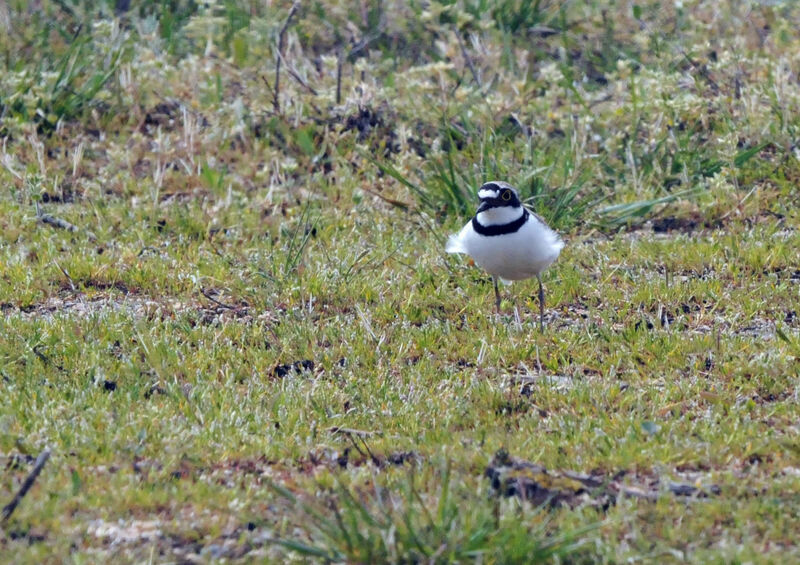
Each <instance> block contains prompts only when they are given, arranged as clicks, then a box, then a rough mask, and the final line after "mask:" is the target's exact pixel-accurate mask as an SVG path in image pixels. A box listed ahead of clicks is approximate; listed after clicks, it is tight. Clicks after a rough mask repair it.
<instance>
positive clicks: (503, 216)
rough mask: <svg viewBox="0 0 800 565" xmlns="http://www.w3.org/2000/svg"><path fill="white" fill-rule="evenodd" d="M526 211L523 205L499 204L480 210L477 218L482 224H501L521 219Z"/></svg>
mask: <svg viewBox="0 0 800 565" xmlns="http://www.w3.org/2000/svg"><path fill="white" fill-rule="evenodd" d="M524 213H525V209H524V208H523V207H522V206H499V207H497V208H489V209H488V210H485V211H483V212H478V214H476V215H475V218H476V219H477V220H478V223H480V224H481V225H482V226H499V225H503V224H510V223H511V222H515V221H517V220H519V219H520V218H521V217H522V215H523V214H524Z"/></svg>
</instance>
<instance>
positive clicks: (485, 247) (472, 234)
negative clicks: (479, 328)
mask: <svg viewBox="0 0 800 565" xmlns="http://www.w3.org/2000/svg"><path fill="white" fill-rule="evenodd" d="M478 198H480V206H479V207H478V211H477V212H476V213H475V216H474V217H473V218H472V220H470V221H469V223H467V225H466V226H464V227H463V228H462V229H461V231H460V232H458V233H457V234H453V235H451V236H450V239H449V240H448V241H447V246H446V247H445V250H446V251H447V252H448V253H465V254H467V255H469V256H470V257H472V259H473V260H474V261H475V263H476V264H478V266H480V267H482V268H483V269H484V270H486V271H487V272H488V273H489V274H491V275H492V279H493V280H494V295H495V306H496V307H497V312H498V313H499V312H500V291H499V290H498V288H497V279H498V278H499V279H500V280H502V281H503V282H505V283H510V282H511V281H517V280H521V279H527V278H530V277H536V278H537V279H538V280H539V328H540V330H544V288H543V286H542V272H544V270H545V269H546V268H547V267H549V266H550V265H551V264H552V263H553V261H555V260H556V258H557V257H558V254H559V253H561V248H562V247H564V242H563V241H561V238H560V237H559V236H558V234H557V233H556V232H554V231H553V230H552V229H550V227H549V226H548V225H547V224H546V223H545V222H544V220H543V219H542V218H540V217H539V216H537V215H536V214H534V213H533V212H530V211H529V210H528V209H527V208H525V207H524V206H523V205H522V202H520V199H519V193H518V192H517V190H516V189H515V188H514V187H513V186H511V185H510V184H508V183H505V182H501V181H491V182H487V183H486V184H484V185H483V186H481V188H480V190H479V191H478Z"/></svg>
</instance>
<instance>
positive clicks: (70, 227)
mask: <svg viewBox="0 0 800 565" xmlns="http://www.w3.org/2000/svg"><path fill="white" fill-rule="evenodd" d="M36 219H37V220H38V221H40V222H42V223H43V224H48V225H51V226H53V227H54V228H60V229H62V230H67V231H70V232H73V233H75V232H79V231H84V232H85V233H86V237H88V238H89V239H90V240H91V241H97V236H96V235H94V234H93V233H92V232H90V231H89V230H81V228H79V227H78V226H76V225H75V224H71V223H69V222H68V221H67V220H64V219H61V218H57V217H56V216H51V215H50V214H44V213H42V211H41V209H40V208H39V203H38V202H37V203H36Z"/></svg>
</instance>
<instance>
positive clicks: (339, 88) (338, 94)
mask: <svg viewBox="0 0 800 565" xmlns="http://www.w3.org/2000/svg"><path fill="white" fill-rule="evenodd" d="M343 66H344V49H342V48H341V47H340V48H339V52H338V53H337V60H336V105H337V106H338V105H339V104H341V103H342V67H343Z"/></svg>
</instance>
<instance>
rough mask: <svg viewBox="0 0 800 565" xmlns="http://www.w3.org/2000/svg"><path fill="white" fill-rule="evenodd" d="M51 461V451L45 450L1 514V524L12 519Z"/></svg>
mask: <svg viewBox="0 0 800 565" xmlns="http://www.w3.org/2000/svg"><path fill="white" fill-rule="evenodd" d="M48 459H50V449H49V448H45V449H44V450H43V451H42V452H41V453H40V454H39V457H37V458H36V463H34V465H33V469H31V472H30V473H29V474H28V476H27V477H25V480H24V481H23V482H22V486H21V487H19V490H18V491H17V494H15V495H14V498H12V499H11V502H9V503H8V504H6V505H5V506H3V511H2V512H0V522H6V521H7V520H8V519H9V518H10V517H11V514H13V513H14V510H16V509H17V506H19V503H20V502H22V499H23V498H25V495H26V494H28V491H29V490H30V489H31V487H32V486H33V483H34V482H35V481H36V477H38V476H39V473H41V472H42V469H43V468H44V465H45V463H47V460H48Z"/></svg>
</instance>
